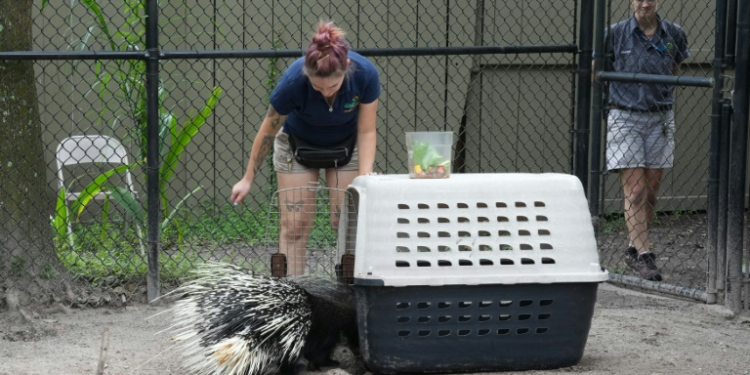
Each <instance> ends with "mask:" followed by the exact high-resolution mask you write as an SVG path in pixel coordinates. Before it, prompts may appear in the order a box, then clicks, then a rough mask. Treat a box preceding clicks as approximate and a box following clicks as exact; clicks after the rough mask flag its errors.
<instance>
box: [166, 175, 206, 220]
mask: <svg viewBox="0 0 750 375" xmlns="http://www.w3.org/2000/svg"><path fill="white" fill-rule="evenodd" d="M200 189H202V187H201V186H198V187H197V188H195V189H193V191H191V192H189V193H188V194H187V195H185V196H184V197H182V199H180V201H179V202H177V204H176V205H175V206H174V210H172V212H171V213H170V214H169V215H168V216H167V217H166V218H165V219H164V220H163V221H162V222H161V230H162V231H163V230H164V229H166V228H167V225H168V224H169V222H170V221H172V219H173V218H174V216H175V214H176V213H177V211H178V210H179V209H180V207H181V206H182V204H183V203H185V201H187V199H188V198H190V197H191V196H192V195H193V194H195V193H196V192H197V191H198V190H200Z"/></svg>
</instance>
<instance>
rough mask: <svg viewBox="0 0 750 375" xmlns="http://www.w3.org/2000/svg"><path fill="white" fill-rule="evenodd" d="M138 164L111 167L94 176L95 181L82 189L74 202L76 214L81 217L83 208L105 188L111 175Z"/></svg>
mask: <svg viewBox="0 0 750 375" xmlns="http://www.w3.org/2000/svg"><path fill="white" fill-rule="evenodd" d="M138 164H140V163H133V164H126V165H121V166H119V167H117V168H114V169H110V170H108V171H106V172H104V173H102V174H100V175H99V176H96V178H94V181H92V182H91V183H90V184H88V185H87V186H86V187H85V188H84V189H83V190H81V193H80V195H78V198H77V199H76V200H75V202H73V213H75V214H76V216H78V217H80V216H81V213H82V212H83V209H84V208H86V206H87V205H88V204H89V203H90V202H91V200H92V199H93V198H94V197H95V196H96V195H97V194H99V193H100V192H102V191H103V190H104V186H105V183H106V182H107V180H108V179H109V178H110V177H112V176H113V175H115V174H117V173H120V172H124V171H126V170H128V169H130V168H132V167H133V166H135V165H138Z"/></svg>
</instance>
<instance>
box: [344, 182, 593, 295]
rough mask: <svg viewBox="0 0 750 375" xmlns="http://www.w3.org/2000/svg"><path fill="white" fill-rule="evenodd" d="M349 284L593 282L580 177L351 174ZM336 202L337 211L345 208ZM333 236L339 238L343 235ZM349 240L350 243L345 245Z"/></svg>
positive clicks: (588, 224)
mask: <svg viewBox="0 0 750 375" xmlns="http://www.w3.org/2000/svg"><path fill="white" fill-rule="evenodd" d="M348 191H349V192H350V193H351V194H347V199H349V200H352V201H353V202H349V203H348V204H347V205H349V206H350V207H351V205H352V204H354V205H356V206H354V207H356V210H357V212H356V215H352V214H351V213H349V214H348V215H343V216H342V217H343V218H344V220H356V221H357V222H356V223H344V224H345V226H346V227H347V228H356V229H353V230H352V229H350V230H349V233H350V234H349V236H352V235H353V233H356V234H355V236H356V238H355V239H352V238H347V239H346V241H347V242H350V241H354V244H355V245H354V248H355V255H356V258H355V268H354V279H355V284H358V285H383V286H410V285H434V286H438V285H479V284H520V283H570V282H602V281H605V280H607V272H606V271H605V270H604V269H603V268H602V267H601V266H600V264H599V255H598V252H597V245H596V239H595V237H594V229H593V225H592V223H591V217H590V214H589V210H588V204H587V201H586V197H585V195H584V192H583V187H582V185H581V182H580V181H579V180H578V178H576V177H575V176H572V175H567V174H557V173H544V174H528V173H502V174H453V175H451V177H450V178H447V179H410V178H409V176H408V175H381V176H361V177H357V178H356V179H355V180H354V181H353V182H352V184H351V185H350V186H349V188H348ZM347 205H345V207H346V206H347ZM341 234H342V235H343V236H346V231H342V232H341ZM350 243H351V242H350Z"/></svg>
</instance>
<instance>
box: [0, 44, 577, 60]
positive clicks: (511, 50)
mask: <svg viewBox="0 0 750 375" xmlns="http://www.w3.org/2000/svg"><path fill="white" fill-rule="evenodd" d="M354 51H355V52H357V53H359V54H361V55H363V56H449V55H494V54H497V55H503V54H505V55H511V54H530V53H576V52H577V51H578V47H577V46H576V45H554V46H479V47H472V46H466V47H414V48H362V49H354ZM303 53H304V51H303V50H301V49H299V50H248V49H237V50H215V51H181V50H171V51H170V50H160V51H159V59H163V60H174V59H220V58H297V57H300V56H302V54H303ZM149 57H150V54H149V52H148V51H11V52H0V60H144V59H148V58H149Z"/></svg>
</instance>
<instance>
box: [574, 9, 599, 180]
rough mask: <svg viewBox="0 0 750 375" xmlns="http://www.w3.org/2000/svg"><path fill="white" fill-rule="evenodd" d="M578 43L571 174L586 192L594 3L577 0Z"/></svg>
mask: <svg viewBox="0 0 750 375" xmlns="http://www.w3.org/2000/svg"><path fill="white" fill-rule="evenodd" d="M579 30H580V32H579V35H580V39H579V41H578V46H579V47H578V83H577V86H578V94H577V99H576V101H577V103H576V106H577V111H576V113H577V118H576V127H575V133H574V139H575V148H574V150H575V151H574V152H575V159H574V160H575V163H574V168H573V174H575V175H576V176H577V177H578V178H579V179H580V180H581V183H582V184H583V186H584V190H586V191H587V192H588V180H589V178H588V167H589V166H588V164H589V158H588V148H589V147H588V146H589V135H590V128H589V124H590V123H591V121H590V116H591V111H590V110H591V53H592V52H593V51H592V44H593V40H592V39H593V32H594V1H593V0H581V24H580V26H579Z"/></svg>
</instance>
